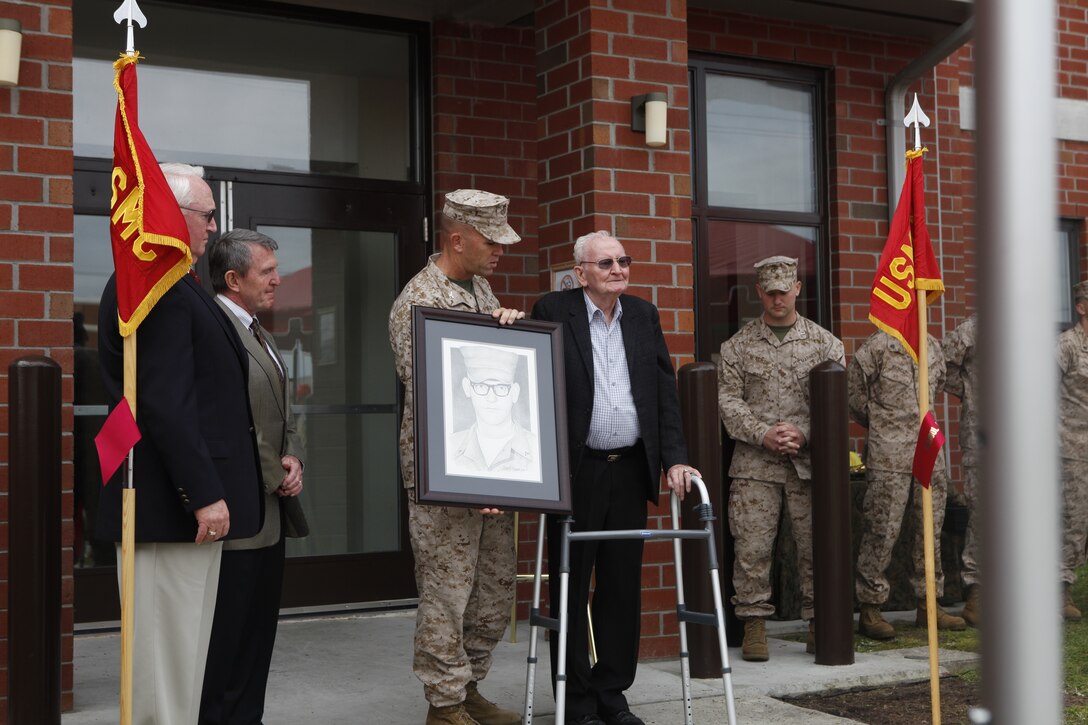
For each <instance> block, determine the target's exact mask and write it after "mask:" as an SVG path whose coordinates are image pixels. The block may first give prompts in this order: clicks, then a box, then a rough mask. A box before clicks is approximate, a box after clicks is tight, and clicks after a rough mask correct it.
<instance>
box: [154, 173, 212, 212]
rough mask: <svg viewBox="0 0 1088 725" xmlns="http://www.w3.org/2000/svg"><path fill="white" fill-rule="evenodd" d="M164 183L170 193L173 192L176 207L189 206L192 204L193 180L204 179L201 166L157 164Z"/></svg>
mask: <svg viewBox="0 0 1088 725" xmlns="http://www.w3.org/2000/svg"><path fill="white" fill-rule="evenodd" d="M159 168H160V169H162V173H163V176H165V177H166V183H167V184H169V185H170V191H172V192H174V199H176V200H177V202H178V206H189V204H192V203H193V179H194V178H197V179H203V178H204V167H203V166H191V165H190V164H178V163H165V164H159Z"/></svg>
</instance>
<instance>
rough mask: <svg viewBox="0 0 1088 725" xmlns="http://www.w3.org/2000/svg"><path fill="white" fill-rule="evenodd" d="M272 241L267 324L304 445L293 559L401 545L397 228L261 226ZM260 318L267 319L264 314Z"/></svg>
mask: <svg viewBox="0 0 1088 725" xmlns="http://www.w3.org/2000/svg"><path fill="white" fill-rule="evenodd" d="M258 230H259V231H261V232H262V233H264V234H267V235H268V236H270V237H272V238H273V239H275V240H276V241H277V242H279V245H280V249H279V252H277V258H278V259H279V264H280V277H281V279H282V280H283V281H282V284H281V285H280V287H279V289H278V290H277V292H276V304H275V306H274V307H273V309H272V312H271V313H265V314H264V315H262V319H261V322H262V324H263V325H264V326H265V327H266V328H267V329H268V330H270V331H271V333H272V335H273V337H274V338H275V340H276V343H277V346H278V347H279V350H280V353H281V354H282V356H283V358H284V361H285V362H286V363H287V367H288V377H289V379H290V381H291V385H290V389H291V391H292V395H293V397H294V401H293V402H294V410H295V416H296V422H297V427H298V430H299V433H300V434H301V435H302V438H303V442H304V444H305V450H306V457H305V461H306V490H305V493H304V494H303V496H302V502H303V507H304V509H305V511H306V516H307V518H308V519H309V523H310V535H309V536H307V537H306V538H304V539H288V540H287V552H288V555H289V556H314V555H328V554H349V553H369V552H377V551H396V550H399V549H400V521H401V516H400V501H401V497H400V489H399V483H398V482H399V478H398V475H397V465H398V464H397V435H398V429H399V426H398V421H397V384H396V374H395V372H394V368H393V353H392V350H391V349H390V347H389V306H390V305H391V304H392V300H393V299H395V298H396V292H397V290H396V289H395V284H396V278H397V276H396V266H395V265H396V251H397V248H396V244H397V240H396V237H395V236H394V235H393V234H391V233H386V232H351V231H338V230H330V229H305V228H298V227H279V226H259V227H258ZM266 318H267V320H268V321H267V323H266V322H265V319H266Z"/></svg>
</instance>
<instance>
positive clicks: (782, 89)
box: [706, 74, 819, 212]
mask: <svg viewBox="0 0 1088 725" xmlns="http://www.w3.org/2000/svg"><path fill="white" fill-rule="evenodd" d="M813 93H814V90H813V88H811V87H809V86H803V85H799V84H796V83H782V82H775V81H768V80H762V79H758V78H740V77H735V76H725V75H712V74H708V75H707V76H706V109H707V121H706V129H707V132H706V133H707V186H708V194H709V203H710V205H711V206H725V207H734V208H744V209H765V210H772V211H791V212H816V211H817V206H816V191H817V189H818V188H819V185H818V183H817V179H816V145H815V140H814V132H813V128H814V126H813Z"/></svg>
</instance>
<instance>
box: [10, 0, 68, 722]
mask: <svg viewBox="0 0 1088 725" xmlns="http://www.w3.org/2000/svg"><path fill="white" fill-rule="evenodd" d="M0 13H2V14H3V15H4V16H5V17H9V18H14V19H16V20H18V21H19V22H20V23H21V24H22V27H23V49H22V63H21V65H20V68H19V82H18V85H17V86H15V87H14V88H0V401H3V402H2V404H0V435H2V436H3V437H4V438H6V437H7V422H8V410H7V400H8V380H7V370H8V364H9V363H10V362H11V361H12V360H14V359H15V358H18V357H22V356H24V355H30V354H39V355H47V356H49V357H51V358H53V359H54V360H56V361H57V362H58V363H59V364H60V365H61V367H62V369H63V371H64V378H63V395H64V400H65V401H67V404H66V406H65V411H64V437H63V456H64V462H63V480H62V485H63V489H64V492H63V496H64V500H63V507H64V511H65V512H66V513H65V516H66V520H65V522H64V527H63V534H62V538H63V541H62V547H63V549H62V552H63V553H62V559H61V565H62V571H63V572H64V574H63V582H62V593H63V602H64V605H63V610H62V614H61V616H62V619H63V622H62V632H63V636H62V643H61V644H62V659H63V663H62V670H61V679H62V688H63V692H62V695H61V704H62V707H63V708H64V709H65V710H70V709H71V708H72V621H73V618H72V593H73V588H72V518H71V517H72V435H71V433H72V409H71V401H72V393H73V388H72V10H71V0H50V1H49V2H44V1H41V2H39V1H27V2H20V0H14V1H12V0H9V1H7V2H4V3H3V9H2V10H0ZM6 463H7V446H6V445H4V446H2V447H0V464H6ZM8 483H9V481H8V468H7V466H6V465H0V572H3V574H2V578H0V725H4V724H5V723H6V722H7V704H6V702H7V697H8V672H7V665H8V644H7V631H8V625H9V623H8V612H7V603H8V582H7V557H8V499H7V494H8Z"/></svg>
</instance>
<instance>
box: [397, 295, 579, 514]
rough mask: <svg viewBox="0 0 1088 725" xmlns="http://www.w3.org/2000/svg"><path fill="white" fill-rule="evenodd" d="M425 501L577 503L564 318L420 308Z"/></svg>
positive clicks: (418, 386) (417, 347)
mask: <svg viewBox="0 0 1088 725" xmlns="http://www.w3.org/2000/svg"><path fill="white" fill-rule="evenodd" d="M412 354H413V361H412V379H413V381H414V385H415V440H416V446H415V455H416V475H417V490H416V495H417V496H418V499H419V501H420V502H422V503H433V504H442V505H452V506H471V507H474V508H500V509H504V510H511V511H545V512H549V513H569V512H570V510H571V499H570V476H569V463H568V460H567V411H566V382H565V380H564V374H563V334H562V328H561V327H560V326H559V325H558V324H555V323H552V322H540V321H535V320H521V321H518V322H516V323H514V324H513V325H499V324H498V322H497V321H496V320H495V319H494V318H492V317H491V315H484V314H477V313H471V312H458V311H454V310H440V309H434V308H431V307H415V308H414V309H413V310H412Z"/></svg>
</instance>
